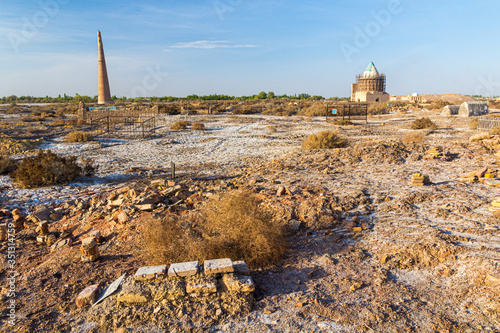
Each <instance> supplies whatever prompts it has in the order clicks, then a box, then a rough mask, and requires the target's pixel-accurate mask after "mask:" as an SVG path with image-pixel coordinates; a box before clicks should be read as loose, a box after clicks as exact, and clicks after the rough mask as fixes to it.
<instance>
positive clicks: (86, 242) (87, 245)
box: [82, 237, 97, 250]
mask: <svg viewBox="0 0 500 333" xmlns="http://www.w3.org/2000/svg"><path fill="white" fill-rule="evenodd" d="M96 245H97V242H96V239H95V237H87V238H85V239H83V240H82V249H84V250H90V249H92V248H94V247H96Z"/></svg>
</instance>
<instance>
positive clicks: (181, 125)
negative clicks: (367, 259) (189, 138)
mask: <svg viewBox="0 0 500 333" xmlns="http://www.w3.org/2000/svg"><path fill="white" fill-rule="evenodd" d="M188 125H189V122H187V121H184V120H179V121H176V122H175V123H174V124H173V125H172V126H170V129H171V130H173V131H180V130H185V129H186V128H187V127H188Z"/></svg>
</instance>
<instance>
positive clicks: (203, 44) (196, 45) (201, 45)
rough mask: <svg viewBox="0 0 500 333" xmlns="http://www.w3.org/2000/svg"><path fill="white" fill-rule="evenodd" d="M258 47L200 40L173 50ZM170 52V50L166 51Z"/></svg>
mask: <svg viewBox="0 0 500 333" xmlns="http://www.w3.org/2000/svg"><path fill="white" fill-rule="evenodd" d="M252 47H257V45H250V44H245V45H234V44H231V42H230V41H227V40H216V41H210V40H198V41H195V42H186V43H176V44H175V45H173V46H171V47H170V48H171V49H239V48H252ZM165 51H170V50H168V49H167V50H165Z"/></svg>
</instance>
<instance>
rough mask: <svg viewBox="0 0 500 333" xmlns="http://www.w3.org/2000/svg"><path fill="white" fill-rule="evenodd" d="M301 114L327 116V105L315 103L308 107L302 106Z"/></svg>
mask: <svg viewBox="0 0 500 333" xmlns="http://www.w3.org/2000/svg"><path fill="white" fill-rule="evenodd" d="M299 114H300V115H303V116H306V117H317V116H325V115H326V107H325V105H324V104H323V103H313V104H311V105H310V106H308V107H305V108H302V109H301V110H300V112H299Z"/></svg>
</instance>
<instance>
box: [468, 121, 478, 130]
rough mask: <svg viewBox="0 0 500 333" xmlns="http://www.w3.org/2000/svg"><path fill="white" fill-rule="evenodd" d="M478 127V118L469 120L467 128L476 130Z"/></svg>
mask: <svg viewBox="0 0 500 333" xmlns="http://www.w3.org/2000/svg"><path fill="white" fill-rule="evenodd" d="M478 126H479V118H474V119H471V121H470V122H469V128H470V129H477V127H478Z"/></svg>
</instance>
